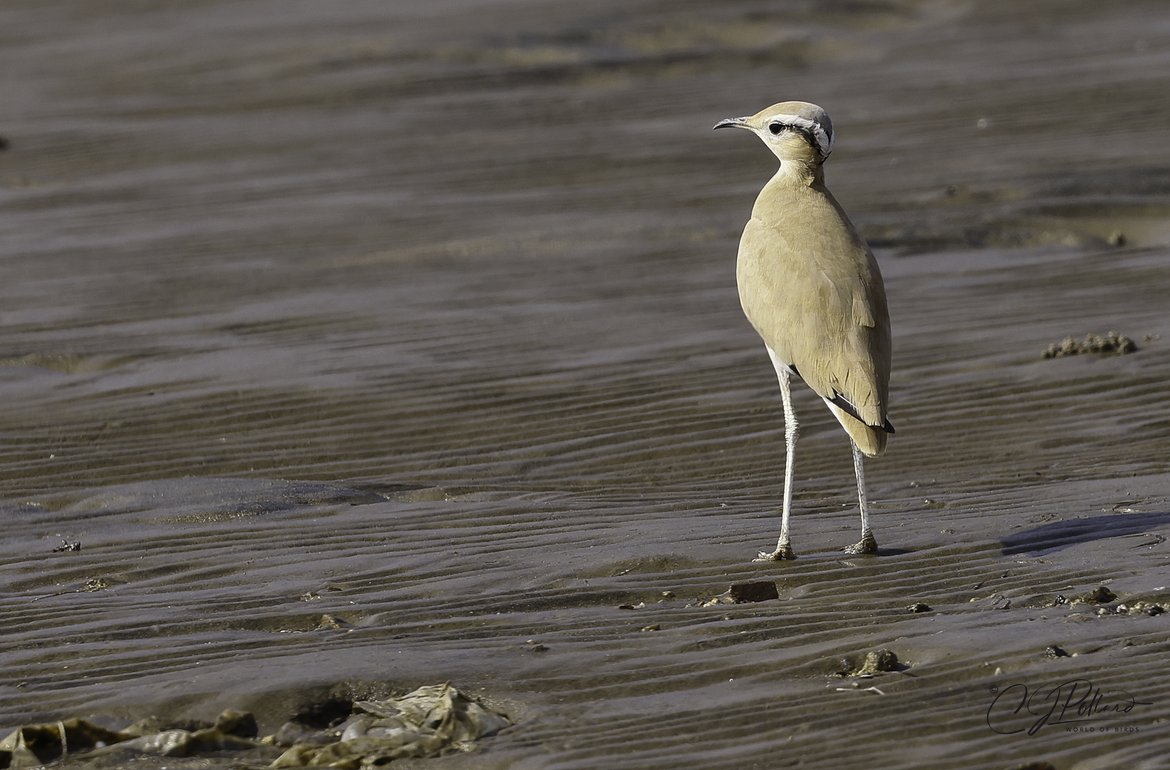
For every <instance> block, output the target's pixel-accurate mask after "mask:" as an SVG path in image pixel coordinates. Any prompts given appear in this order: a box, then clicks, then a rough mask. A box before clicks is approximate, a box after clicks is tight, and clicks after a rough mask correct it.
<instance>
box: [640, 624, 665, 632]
mask: <svg viewBox="0 0 1170 770" xmlns="http://www.w3.org/2000/svg"><path fill="white" fill-rule="evenodd" d="M642 630H643V631H661V630H662V626H660V625H658V624H657V623H653V624H651V625H649V626H642Z"/></svg>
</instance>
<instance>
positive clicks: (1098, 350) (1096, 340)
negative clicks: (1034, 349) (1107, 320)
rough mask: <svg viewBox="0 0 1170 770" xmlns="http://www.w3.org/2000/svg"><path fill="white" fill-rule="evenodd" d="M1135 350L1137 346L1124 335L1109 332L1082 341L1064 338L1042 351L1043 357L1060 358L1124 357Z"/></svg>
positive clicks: (1090, 335) (1086, 337) (1093, 335)
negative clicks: (1089, 354) (1084, 356)
mask: <svg viewBox="0 0 1170 770" xmlns="http://www.w3.org/2000/svg"><path fill="white" fill-rule="evenodd" d="M1137 349H1138V347H1137V344H1136V343H1135V342H1134V341H1133V340H1131V339H1130V338H1129V337H1126V336H1125V335H1124V334H1118V333H1117V332H1115V331H1110V332H1108V333H1106V334H1105V336H1104V337H1102V336H1101V335H1100V334H1089V335H1086V336H1085V338H1084V339H1083V340H1077V339H1074V338H1072V337H1065V338H1064V339H1063V340H1061V341H1060V342H1054V343H1052V344H1051V345H1049V346H1048V349H1047V350H1045V351H1044V357H1045V358H1062V357H1064V356H1076V355H1080V354H1082V353H1095V354H1098V355H1107V354H1116V355H1124V354H1126V353H1133V352H1134V351H1136V350H1137Z"/></svg>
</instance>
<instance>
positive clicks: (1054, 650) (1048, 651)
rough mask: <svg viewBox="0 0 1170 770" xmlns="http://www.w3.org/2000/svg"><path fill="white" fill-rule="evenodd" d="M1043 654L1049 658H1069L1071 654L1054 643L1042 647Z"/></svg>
mask: <svg viewBox="0 0 1170 770" xmlns="http://www.w3.org/2000/svg"><path fill="white" fill-rule="evenodd" d="M1044 654H1045V655H1047V656H1048V657H1050V658H1071V657H1072V656H1071V655H1069V654H1068V652H1067V651H1066V650H1065V649H1064V648H1063V647H1060V646H1058V645H1055V644H1050V645H1048V646H1047V647H1045V648H1044Z"/></svg>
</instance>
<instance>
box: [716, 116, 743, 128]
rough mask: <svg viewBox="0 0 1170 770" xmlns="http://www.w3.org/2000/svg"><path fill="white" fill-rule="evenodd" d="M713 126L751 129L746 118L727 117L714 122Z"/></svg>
mask: <svg viewBox="0 0 1170 770" xmlns="http://www.w3.org/2000/svg"><path fill="white" fill-rule="evenodd" d="M715 128H746V129H751V126H749V125H748V122H747V118H728V119H727V120H721V121H719V122H718V123H716V124H715Z"/></svg>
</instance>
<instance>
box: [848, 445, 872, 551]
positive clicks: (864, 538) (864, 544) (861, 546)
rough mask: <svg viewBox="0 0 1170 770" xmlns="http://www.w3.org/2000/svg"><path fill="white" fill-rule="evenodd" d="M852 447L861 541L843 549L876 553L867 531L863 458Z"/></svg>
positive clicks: (867, 505) (867, 511)
mask: <svg viewBox="0 0 1170 770" xmlns="http://www.w3.org/2000/svg"><path fill="white" fill-rule="evenodd" d="M849 443H850V444H851V445H852V446H853V473H854V474H855V475H856V476H857V501H858V503H859V504H860V507H861V540H860V541H858V542H856V543H854V544H853V545H851V546H849V547H848V548H846V549H845V552H846V553H853V554H860V553H877V540H875V539H874V536H873V532H871V531H870V529H869V500H868V499H867V498H866V496H865V468H864V467H863V466H862V463H863V462H864V456H863V455H862V454H861V450H860V449H858V448H857V444H854V443H853V442H852V441H851V442H849Z"/></svg>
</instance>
